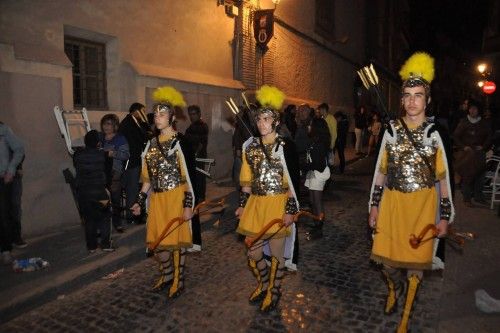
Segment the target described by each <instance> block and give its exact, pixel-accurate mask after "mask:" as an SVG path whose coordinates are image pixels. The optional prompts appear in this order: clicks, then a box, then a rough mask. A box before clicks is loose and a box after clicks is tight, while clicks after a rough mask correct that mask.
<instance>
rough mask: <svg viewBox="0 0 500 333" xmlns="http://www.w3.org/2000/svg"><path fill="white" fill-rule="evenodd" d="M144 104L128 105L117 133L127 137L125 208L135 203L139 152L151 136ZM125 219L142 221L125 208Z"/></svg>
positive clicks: (139, 168)
mask: <svg viewBox="0 0 500 333" xmlns="http://www.w3.org/2000/svg"><path fill="white" fill-rule="evenodd" d="M145 110H146V108H145V106H144V105H142V104H141V103H133V104H132V105H130V108H129V114H128V115H127V116H126V117H125V118H124V119H123V120H122V122H121V123H120V126H119V128H118V133H120V134H121V135H123V136H124V137H125V139H127V142H128V146H129V152H130V157H129V160H128V163H127V165H126V166H125V171H124V173H123V176H122V182H123V187H124V188H125V196H126V202H127V208H130V207H132V205H133V204H134V203H135V196H136V195H137V193H139V178H140V175H141V163H142V162H141V153H142V151H143V150H144V148H145V147H146V144H147V142H148V140H149V139H150V138H151V136H152V133H151V128H150V126H149V124H148V122H147V118H146V115H145ZM127 219H128V221H129V222H130V223H133V222H135V223H142V221H143V220H144V219H143V218H141V217H140V216H139V217H137V218H134V217H133V215H132V214H130V212H129V211H128V209H127Z"/></svg>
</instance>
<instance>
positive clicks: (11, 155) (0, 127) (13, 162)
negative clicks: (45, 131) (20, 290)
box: [0, 122, 24, 265]
mask: <svg viewBox="0 0 500 333" xmlns="http://www.w3.org/2000/svg"><path fill="white" fill-rule="evenodd" d="M23 157H24V146H23V143H22V142H21V140H20V139H19V138H18V137H17V136H16V135H15V134H14V133H13V132H12V130H11V129H10V128H9V127H8V126H7V125H5V124H4V123H2V122H0V250H1V254H2V263H3V264H6V265H8V264H10V263H11V262H12V260H13V258H12V254H11V251H12V242H13V241H14V238H13V236H14V235H13V234H12V230H13V223H14V221H13V220H12V181H13V180H14V177H15V175H16V169H17V166H18V165H19V164H20V163H21V161H22V159H23Z"/></svg>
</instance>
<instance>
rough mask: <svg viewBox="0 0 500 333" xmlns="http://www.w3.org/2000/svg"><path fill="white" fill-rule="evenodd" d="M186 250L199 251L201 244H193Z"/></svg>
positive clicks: (190, 251)
mask: <svg viewBox="0 0 500 333" xmlns="http://www.w3.org/2000/svg"><path fill="white" fill-rule="evenodd" d="M187 252H189V253H193V252H201V245H198V244H193V247H190V248H188V249H187Z"/></svg>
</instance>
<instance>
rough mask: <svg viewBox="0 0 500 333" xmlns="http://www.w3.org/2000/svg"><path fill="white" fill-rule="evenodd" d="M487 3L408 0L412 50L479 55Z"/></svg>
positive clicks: (484, 1)
mask: <svg viewBox="0 0 500 333" xmlns="http://www.w3.org/2000/svg"><path fill="white" fill-rule="evenodd" d="M488 3H489V1H487V0H477V1H473V0H469V1H464V0H459V1H457V0H437V1H430V0H424V1H422V0H410V1H409V4H410V25H411V27H410V34H411V48H412V51H416V50H427V51H429V52H431V53H432V54H440V53H448V52H459V53H462V52H463V55H464V56H465V57H467V58H468V56H477V55H479V54H480V52H481V44H482V33H483V30H484V26H485V24H486V23H487V19H488ZM461 51H462V52H461Z"/></svg>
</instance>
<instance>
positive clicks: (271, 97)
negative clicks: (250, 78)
mask: <svg viewBox="0 0 500 333" xmlns="http://www.w3.org/2000/svg"><path fill="white" fill-rule="evenodd" d="M255 97H256V98H257V100H258V101H259V103H260V105H262V106H267V107H271V108H273V109H274V110H278V111H279V110H280V109H281V106H282V105H283V101H284V100H285V94H284V93H283V92H282V91H281V90H279V89H278V88H276V87H273V86H268V85H266V84H265V85H263V86H262V87H260V89H259V90H257V91H256V92H255Z"/></svg>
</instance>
